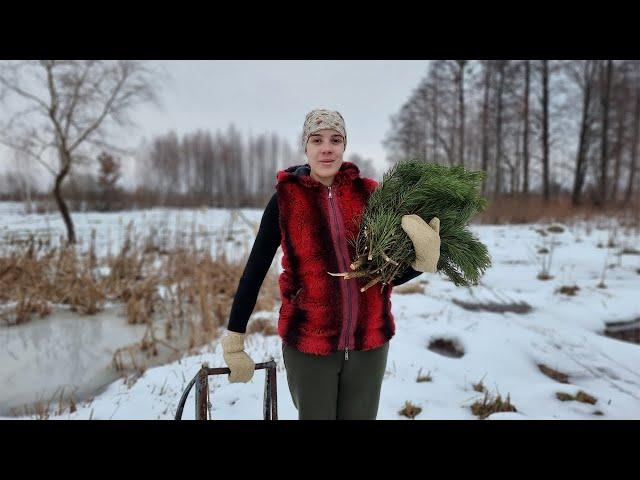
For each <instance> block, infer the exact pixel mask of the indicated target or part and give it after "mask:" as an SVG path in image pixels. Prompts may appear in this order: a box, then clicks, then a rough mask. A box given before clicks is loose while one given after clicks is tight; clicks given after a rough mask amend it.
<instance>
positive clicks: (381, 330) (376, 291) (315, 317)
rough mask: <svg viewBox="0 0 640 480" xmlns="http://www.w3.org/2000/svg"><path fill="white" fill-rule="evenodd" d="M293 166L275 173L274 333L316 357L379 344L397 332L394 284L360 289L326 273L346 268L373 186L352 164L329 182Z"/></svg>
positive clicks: (343, 168)
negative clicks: (277, 299)
mask: <svg viewBox="0 0 640 480" xmlns="http://www.w3.org/2000/svg"><path fill="white" fill-rule="evenodd" d="M296 168H297V167H290V168H288V169H286V170H281V171H279V172H278V174H277V177H276V178H277V184H276V190H277V192H278V209H279V213H280V220H279V221H280V232H281V235H282V243H281V246H282V251H283V256H282V267H283V272H282V273H281V274H280V277H279V284H280V296H281V300H282V306H281V307H280V316H279V321H278V333H279V335H280V336H281V337H282V340H283V342H284V343H286V344H287V345H289V346H291V347H293V348H296V349H297V350H299V351H302V352H306V353H313V354H317V355H329V354H330V353H333V352H336V351H341V350H347V351H346V352H345V355H347V356H348V350H370V349H372V348H376V347H380V346H381V345H383V344H384V343H385V342H387V341H388V340H389V339H390V338H391V337H393V335H394V333H395V323H394V319H393V315H392V314H391V300H390V295H391V290H392V285H386V286H385V287H384V288H382V285H381V284H379V283H378V284H376V285H374V286H373V287H370V288H369V289H367V290H366V291H365V292H360V285H359V284H358V280H356V279H350V280H343V279H342V277H334V276H331V275H329V274H328V273H327V272H332V273H337V272H346V271H350V268H349V263H350V262H351V261H353V260H354V259H355V251H354V249H353V247H352V246H351V245H350V244H349V243H348V242H347V238H348V237H352V238H355V237H356V236H357V234H358V230H359V226H360V219H361V217H362V213H363V211H364V208H365V206H366V202H367V200H368V198H369V195H370V194H371V193H372V192H373V191H374V189H375V188H376V187H377V185H378V184H377V182H376V181H375V180H372V179H368V178H362V177H360V171H359V169H358V167H357V166H356V165H355V164H353V163H351V162H343V163H342V165H341V167H340V170H339V171H338V173H337V174H336V176H335V178H334V181H333V184H332V185H331V187H326V186H325V185H323V184H321V183H320V182H318V181H316V180H314V179H313V178H312V177H311V176H309V175H296V174H295V173H294V171H295V170H296ZM347 358H348V357H347Z"/></svg>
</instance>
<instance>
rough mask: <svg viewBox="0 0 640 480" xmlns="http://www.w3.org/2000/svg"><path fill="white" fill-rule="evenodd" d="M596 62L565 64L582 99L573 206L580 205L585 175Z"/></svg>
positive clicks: (572, 195)
mask: <svg viewBox="0 0 640 480" xmlns="http://www.w3.org/2000/svg"><path fill="white" fill-rule="evenodd" d="M596 67H597V62H596V61H594V60H584V61H582V60H580V61H576V62H572V63H569V64H567V73H568V76H569V78H571V79H572V80H573V81H574V82H575V83H576V84H577V85H578V88H579V90H580V92H581V97H582V102H581V103H582V112H581V114H580V133H579V137H578V148H577V152H576V163H575V169H574V178H573V190H572V194H571V202H572V204H573V205H578V204H579V203H580V196H581V193H582V187H583V186H584V182H585V177H586V173H587V165H588V163H587V150H588V146H589V137H590V134H591V131H592V129H593V115H592V102H593V89H594V88H595V79H596V77H595V75H596V71H597V70H596Z"/></svg>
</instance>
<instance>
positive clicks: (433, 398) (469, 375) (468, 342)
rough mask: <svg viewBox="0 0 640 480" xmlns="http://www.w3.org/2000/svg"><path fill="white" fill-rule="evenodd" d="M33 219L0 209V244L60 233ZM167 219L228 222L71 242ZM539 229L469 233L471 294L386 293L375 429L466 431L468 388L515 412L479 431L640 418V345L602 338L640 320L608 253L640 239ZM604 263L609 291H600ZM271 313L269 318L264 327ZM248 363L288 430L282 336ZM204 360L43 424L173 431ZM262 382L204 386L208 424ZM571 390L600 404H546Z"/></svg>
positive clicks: (190, 360) (617, 262) (98, 219)
mask: <svg viewBox="0 0 640 480" xmlns="http://www.w3.org/2000/svg"><path fill="white" fill-rule="evenodd" d="M3 212H4V213H3ZM242 212H243V214H244V215H246V217H247V218H248V219H249V220H250V221H251V222H259V220H260V216H261V211H259V210H251V209H247V210H242ZM43 217H44V216H43V215H23V214H20V213H19V212H7V211H6V210H2V208H0V236H1V235H2V232H3V229H4V233H5V234H9V233H10V232H12V231H17V230H20V231H22V232H25V231H28V230H32V229H39V230H44V229H46V228H49V229H51V230H53V231H57V232H59V233H60V234H62V233H63V230H62V223H61V222H60V221H59V219H58V218H57V217H56V216H54V215H50V216H48V217H47V218H46V219H44V218H43ZM119 218H121V220H118V219H119ZM176 218H180V219H182V220H180V222H182V224H184V225H187V226H188V228H189V230H190V229H191V225H196V229H200V228H201V227H200V226H202V228H203V229H204V230H206V231H208V232H215V231H216V229H219V228H220V227H221V226H223V225H226V224H227V223H226V222H227V221H228V219H229V212H228V211H225V210H216V209H208V210H188V211H184V210H183V211H178V210H175V211H173V210H160V209H158V210H152V211H146V212H127V213H125V214H123V215H120V214H117V213H114V214H96V213H90V214H74V219H75V221H76V226H77V229H78V232H80V234H81V235H88V233H89V232H90V229H91V228H92V227H97V228H98V236H99V238H102V239H103V240H102V243H101V245H102V246H101V248H107V242H108V238H109V235H108V234H106V233H105V232H104V230H105V228H104V226H105V225H111V226H112V227H117V228H114V229H113V230H112V234H111V235H112V237H111V242H112V246H111V248H112V249H113V248H114V245H115V243H116V242H117V241H118V239H119V238H121V237H119V235H120V234H121V233H120V231H119V230H118V228H120V227H119V226H123V225H126V224H127V222H128V221H129V219H133V221H134V223H135V225H136V228H137V229H138V228H139V227H140V226H142V225H148V226H151V225H153V224H155V223H156V222H158V221H160V222H164V224H165V225H169V226H172V225H177V224H179V223H180V222H177V221H176ZM145 222H146V223H145ZM241 223H242V222H241ZM547 226H548V224H536V225H501V226H484V225H483V226H473V227H472V230H473V231H474V233H475V234H477V235H478V237H479V238H480V240H481V241H482V242H484V243H485V244H486V245H487V247H488V248H489V252H490V254H491V256H492V261H493V266H492V267H491V268H490V269H489V270H488V271H487V273H486V274H485V276H484V277H483V279H482V282H481V285H479V286H477V287H474V288H464V287H455V286H454V285H453V283H451V282H450V281H448V280H447V279H446V278H445V277H444V276H443V275H440V274H422V275H421V276H420V277H418V278H416V279H415V280H413V281H412V282H409V283H408V284H407V285H410V284H421V285H423V286H424V293H414V294H399V293H394V295H393V296H392V311H393V314H394V316H395V321H396V335H395V337H394V338H393V339H392V340H391V343H390V349H389V358H388V364H387V370H386V374H385V378H384V381H383V384H382V394H381V399H380V407H379V410H378V419H381V420H383V419H405V418H406V417H404V416H401V415H399V413H398V412H399V410H401V409H402V408H403V406H404V404H405V402H406V401H410V402H411V403H412V404H414V405H417V406H419V407H421V408H422V411H421V412H420V413H419V414H418V415H417V416H416V417H415V418H416V420H427V419H475V418H477V417H476V416H474V415H473V414H472V412H471V409H470V406H471V405H472V404H473V403H474V402H475V401H477V400H482V398H483V397H484V394H483V393H481V392H478V391H475V390H474V389H473V384H476V383H478V382H479V381H481V380H482V383H483V384H484V386H485V387H486V388H487V390H488V391H489V393H490V394H491V395H495V394H497V393H499V394H500V395H501V396H502V398H503V399H505V398H506V397H507V395H509V397H510V400H511V403H512V404H513V405H514V406H515V407H516V409H517V412H506V413H495V414H493V415H491V416H489V417H488V418H489V419H594V420H595V419H639V418H640V345H638V344H633V343H629V342H624V341H621V340H616V339H612V338H609V337H607V336H604V335H602V331H603V330H604V328H605V326H606V323H609V322H614V321H632V320H634V319H636V318H639V317H640V301H639V300H638V292H640V274H639V272H640V255H637V254H624V255H617V253H618V252H620V251H621V249H622V248H625V247H626V248H634V249H640V237H639V236H638V232H637V231H632V230H631V231H624V229H622V228H618V230H617V238H616V242H617V243H616V246H615V247H611V248H608V247H607V244H608V241H609V234H610V229H609V228H608V226H607V224H605V223H603V224H602V225H600V228H598V226H597V225H593V224H592V227H593V229H590V228H588V227H587V225H586V224H584V223H576V224H573V225H565V230H564V232H562V233H548V234H547V236H542V235H541V234H540V233H539V232H538V231H537V230H539V229H545V228H546V227H547ZM245 227H246V229H245V231H244V233H242V235H245V234H246V235H248V236H249V237H250V236H251V235H253V231H252V230H251V228H250V226H249V225H248V224H245ZM145 228H146V227H145ZM176 228H179V226H177V227H176ZM598 244H600V245H602V246H603V247H602V248H599V247H598ZM542 247H545V248H547V249H552V262H551V267H550V269H549V273H550V275H551V276H552V277H553V278H551V279H550V280H546V281H542V280H538V279H537V278H536V277H537V275H538V273H539V272H540V264H539V263H538V260H539V259H540V258H541V257H542V255H541V254H538V253H537V252H538V250H539V249H540V248H542ZM236 250H237V249H236ZM112 251H113V250H112ZM242 253H244V252H242ZM279 255H280V253H279V254H278V256H277V258H276V259H275V260H274V261H278V259H279ZM547 256H548V254H547ZM605 265H606V276H605V278H604V283H605V285H606V288H598V287H597V285H598V284H599V283H600V281H601V276H602V272H603V267H604V266H605ZM573 285H577V286H578V287H579V290H577V292H576V295H575V296H567V295H564V294H561V293H558V292H557V291H556V290H557V289H558V288H560V287H562V286H573ZM403 287H404V286H403ZM399 288H402V287H399ZM453 300H457V301H461V302H483V303H486V302H496V303H502V304H512V303H515V304H517V303H518V302H526V303H527V304H528V305H530V306H531V309H530V311H528V312H526V313H516V312H505V313H494V312H489V311H472V310H468V309H465V308H463V306H462V305H463V304H460V303H454V302H453ZM278 308H279V305H277V306H276V308H275V309H274V311H273V312H271V314H270V316H271V318H272V319H273V320H274V322H275V321H276V320H277V312H278ZM54 324H55V323H52V325H54ZM437 339H443V340H449V341H451V342H453V344H454V345H456V347H457V348H458V349H459V350H460V351H461V353H462V356H459V357H455V356H450V355H446V354H444V353H443V352H438V351H434V350H430V349H429V348H428V346H429V344H430V342H431V341H434V340H437ZM247 351H248V353H249V354H250V355H251V357H252V358H253V360H254V361H256V362H262V361H267V360H269V359H270V358H271V357H273V359H274V360H275V361H276V362H277V364H278V373H277V389H278V415H279V418H280V419H296V418H297V411H296V410H295V407H294V406H293V403H292V401H291V396H290V394H289V390H288V385H287V380H286V372H285V370H284V368H283V363H282V352H281V342H280V339H279V337H277V336H267V337H265V336H263V335H261V334H253V335H249V336H248V338H247ZM203 362H207V363H208V364H209V366H211V367H218V366H224V361H223V359H222V352H221V348H220V346H219V344H218V343H217V342H216V343H215V344H213V345H210V346H207V347H205V348H203V349H202V352H201V353H200V354H199V355H196V356H191V357H187V358H183V359H182V360H180V361H177V362H174V363H171V364H168V365H163V366H159V367H155V368H150V369H148V370H146V372H145V373H144V375H143V376H141V377H140V378H138V379H137V381H135V382H128V384H127V382H125V381H123V380H118V381H116V382H114V383H112V384H111V385H110V386H109V387H108V388H107V389H106V390H105V391H104V392H102V393H101V394H100V395H98V396H97V397H96V398H94V399H93V400H92V401H91V402H90V403H84V404H79V405H78V410H77V411H76V412H74V413H71V414H64V415H62V416H59V417H53V418H60V419H68V418H69V419H88V418H93V419H171V418H173V416H174V415H175V410H176V407H177V405H178V401H179V399H180V396H181V394H182V392H183V390H184V388H185V387H186V385H187V383H188V382H189V381H190V379H191V378H192V377H193V376H194V375H195V374H196V372H197V371H198V369H199V367H200V365H201V364H202V363H203ZM538 364H544V365H546V366H548V367H551V368H553V369H555V370H558V371H559V372H562V373H564V374H566V375H568V377H569V380H568V381H569V383H567V384H564V383H559V382H558V381H555V380H553V379H552V378H550V377H548V376H546V375H545V374H543V373H542V372H541V371H540V370H539V368H538ZM419 372H420V374H421V375H426V374H429V375H430V376H431V381H421V382H418V381H416V379H417V377H418V374H419ZM264 375H265V372H264V371H263V370H260V371H257V372H256V374H255V375H254V377H253V379H252V381H251V382H249V383H246V384H230V383H229V382H228V380H227V377H226V376H212V377H210V386H211V394H210V399H211V402H212V412H211V413H212V417H213V419H260V418H262V399H263V392H264ZM580 390H582V391H584V392H585V393H587V394H589V395H592V396H593V397H595V398H596V399H597V401H596V403H595V404H594V405H591V404H588V403H582V402H578V401H564V402H563V401H560V400H558V399H557V398H556V393H557V392H564V393H568V394H572V395H573V394H576V393H577V392H578V391H580ZM194 393H195V392H194V391H193V390H192V391H191V394H190V396H189V398H188V400H187V403H186V406H185V410H184V413H183V418H184V419H191V418H193V417H194ZM594 412H601V414H602V415H599V414H594Z"/></svg>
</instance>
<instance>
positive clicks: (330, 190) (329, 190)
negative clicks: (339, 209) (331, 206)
mask: <svg viewBox="0 0 640 480" xmlns="http://www.w3.org/2000/svg"><path fill="white" fill-rule="evenodd" d="M327 188H328V189H329V198H331V187H330V186H329V187H327Z"/></svg>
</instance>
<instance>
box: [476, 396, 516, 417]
mask: <svg viewBox="0 0 640 480" xmlns="http://www.w3.org/2000/svg"><path fill="white" fill-rule="evenodd" d="M517 411H518V410H517V409H516V407H515V406H514V405H513V404H512V403H511V398H510V396H509V395H507V398H506V400H502V397H501V396H500V394H498V395H497V396H495V397H493V396H491V395H490V394H489V392H485V394H484V398H483V399H482V401H476V402H474V403H473V405H471V413H473V414H474V415H476V416H477V417H479V418H480V419H481V420H484V419H485V418H487V417H488V416H489V415H491V414H493V413H498V412H517Z"/></svg>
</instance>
